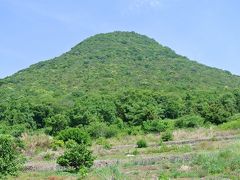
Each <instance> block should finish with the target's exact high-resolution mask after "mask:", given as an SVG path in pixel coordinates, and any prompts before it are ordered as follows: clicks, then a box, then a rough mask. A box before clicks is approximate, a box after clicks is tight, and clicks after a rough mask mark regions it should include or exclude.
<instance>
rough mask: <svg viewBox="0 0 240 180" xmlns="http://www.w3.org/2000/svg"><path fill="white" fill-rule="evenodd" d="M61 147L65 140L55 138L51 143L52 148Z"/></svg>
mask: <svg viewBox="0 0 240 180" xmlns="http://www.w3.org/2000/svg"><path fill="white" fill-rule="evenodd" d="M61 147H64V141H63V140H57V139H54V140H53V142H52V143H51V148H52V149H53V150H55V151H56V150H57V149H58V148H61Z"/></svg>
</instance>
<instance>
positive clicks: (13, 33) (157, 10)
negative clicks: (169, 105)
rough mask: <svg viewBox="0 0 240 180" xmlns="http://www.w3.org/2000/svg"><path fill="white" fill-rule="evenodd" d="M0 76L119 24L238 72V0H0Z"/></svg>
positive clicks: (201, 60)
mask: <svg viewBox="0 0 240 180" xmlns="http://www.w3.org/2000/svg"><path fill="white" fill-rule="evenodd" d="M0 23H1V26H0V78H3V77H5V76H7V75H11V74H13V73H14V72H16V71H18V70H20V69H22V68H26V67H28V66H29V65H31V64H33V63H36V62H38V61H42V60H47V59H50V58H53V57H56V56H59V55H60V54H62V53H64V52H66V51H68V50H69V49H70V48H71V47H73V46H74V45H76V44H77V43H79V42H80V41H82V40H84V39H85V38H87V37H88V36H91V35H94V34H97V33H102V32H111V31H115V30H121V31H135V32H138V33H141V34H145V35H148V36H150V37H152V38H154V39H156V40H157V41H158V42H159V43H161V44H163V45H166V46H169V47H171V48H172V49H174V50H175V51H176V52H177V53H179V54H181V55H185V56H187V57H189V58H190V59H193V60H197V61H198V62H201V63H204V64H207V65H210V66H214V67H218V68H221V69H226V70H229V71H231V72H232V73H235V74H238V75H240V58H239V57H240V56H239V54H240V0H0Z"/></svg>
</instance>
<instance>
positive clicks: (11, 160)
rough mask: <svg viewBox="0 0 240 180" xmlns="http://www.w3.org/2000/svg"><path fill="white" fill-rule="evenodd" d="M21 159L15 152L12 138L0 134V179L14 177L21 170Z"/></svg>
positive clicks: (15, 146)
mask: <svg viewBox="0 0 240 180" xmlns="http://www.w3.org/2000/svg"><path fill="white" fill-rule="evenodd" d="M22 163H23V159H22V158H21V156H20V153H19V152H18V150H17V145H16V143H15V141H14V138H13V137H11V136H9V135H2V134H0V178H1V177H2V176H6V175H14V174H16V173H17V171H18V170H20V169H21V167H22Z"/></svg>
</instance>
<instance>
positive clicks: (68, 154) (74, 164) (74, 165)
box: [57, 144, 95, 175]
mask: <svg viewBox="0 0 240 180" xmlns="http://www.w3.org/2000/svg"><path fill="white" fill-rule="evenodd" d="M94 159H95V158H94V157H93V156H92V152H91V151H90V150H88V148H87V146H86V145H85V144H75V145H73V146H70V147H69V148H68V149H67V150H66V151H65V152H64V154H63V155H62V156H60V157H59V158H58V159H57V163H58V164H59V165H61V166H63V167H65V168H67V169H68V170H71V171H75V172H76V171H78V172H80V173H81V174H82V175H85V174H86V173H87V171H88V169H89V168H90V167H91V166H92V165H93V161H94Z"/></svg>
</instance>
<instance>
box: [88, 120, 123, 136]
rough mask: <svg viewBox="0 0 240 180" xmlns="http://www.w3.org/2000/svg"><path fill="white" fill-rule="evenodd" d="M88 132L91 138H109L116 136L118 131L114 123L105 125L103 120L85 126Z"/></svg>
mask: <svg viewBox="0 0 240 180" xmlns="http://www.w3.org/2000/svg"><path fill="white" fill-rule="evenodd" d="M87 131H88V133H89V134H90V135H91V137H93V138H100V137H105V138H111V137H115V136H117V134H118V133H119V128H118V127H117V126H116V125H107V124H106V123H103V122H96V123H91V124H90V125H89V126H88V127H87Z"/></svg>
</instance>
